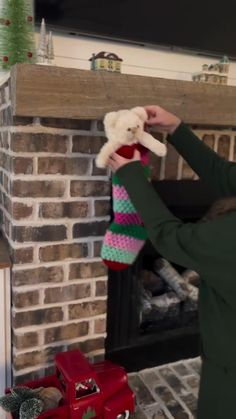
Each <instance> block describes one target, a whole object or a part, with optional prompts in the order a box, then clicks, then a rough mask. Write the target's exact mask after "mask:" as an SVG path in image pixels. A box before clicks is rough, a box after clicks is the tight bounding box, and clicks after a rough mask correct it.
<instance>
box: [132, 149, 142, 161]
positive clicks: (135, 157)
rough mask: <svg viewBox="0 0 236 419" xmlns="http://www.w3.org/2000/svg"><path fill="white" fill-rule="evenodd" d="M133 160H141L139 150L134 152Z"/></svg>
mask: <svg viewBox="0 0 236 419" xmlns="http://www.w3.org/2000/svg"><path fill="white" fill-rule="evenodd" d="M133 160H141V154H140V151H138V150H135V151H134V156H133Z"/></svg>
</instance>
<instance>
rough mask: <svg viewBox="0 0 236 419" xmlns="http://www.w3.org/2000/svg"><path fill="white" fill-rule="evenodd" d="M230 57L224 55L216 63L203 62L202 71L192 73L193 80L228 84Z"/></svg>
mask: <svg viewBox="0 0 236 419" xmlns="http://www.w3.org/2000/svg"><path fill="white" fill-rule="evenodd" d="M228 72H229V59H228V57H226V56H224V57H223V58H222V59H221V60H220V61H219V62H218V63H216V64H210V65H208V64H203V66H202V71H201V72H199V73H195V74H193V75H192V80H193V81H196V82H200V83H210V84H227V82H228Z"/></svg>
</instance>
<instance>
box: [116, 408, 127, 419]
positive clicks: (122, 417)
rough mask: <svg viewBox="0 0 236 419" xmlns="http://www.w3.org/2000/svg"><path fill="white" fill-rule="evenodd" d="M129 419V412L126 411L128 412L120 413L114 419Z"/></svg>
mask: <svg viewBox="0 0 236 419" xmlns="http://www.w3.org/2000/svg"><path fill="white" fill-rule="evenodd" d="M129 417H130V414H129V411H128V410H126V411H125V412H123V413H120V414H119V415H118V416H117V417H116V419H128V418H129Z"/></svg>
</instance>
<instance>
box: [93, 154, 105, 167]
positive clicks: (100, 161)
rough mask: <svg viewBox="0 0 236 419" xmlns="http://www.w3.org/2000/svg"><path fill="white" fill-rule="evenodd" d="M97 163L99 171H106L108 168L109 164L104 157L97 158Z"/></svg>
mask: <svg viewBox="0 0 236 419" xmlns="http://www.w3.org/2000/svg"><path fill="white" fill-rule="evenodd" d="M95 162H96V166H97V167H98V168H99V169H105V168H106V166H107V162H106V161H105V160H104V158H103V157H101V156H97V158H96V160H95Z"/></svg>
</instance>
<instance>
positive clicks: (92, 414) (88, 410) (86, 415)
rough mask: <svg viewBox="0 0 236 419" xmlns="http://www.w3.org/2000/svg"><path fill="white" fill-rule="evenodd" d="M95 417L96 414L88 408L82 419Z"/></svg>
mask: <svg viewBox="0 0 236 419" xmlns="http://www.w3.org/2000/svg"><path fill="white" fill-rule="evenodd" d="M95 417H96V412H95V410H94V409H92V408H91V407H88V409H87V411H86V412H85V413H84V414H83V418H82V419H91V418H95Z"/></svg>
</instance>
